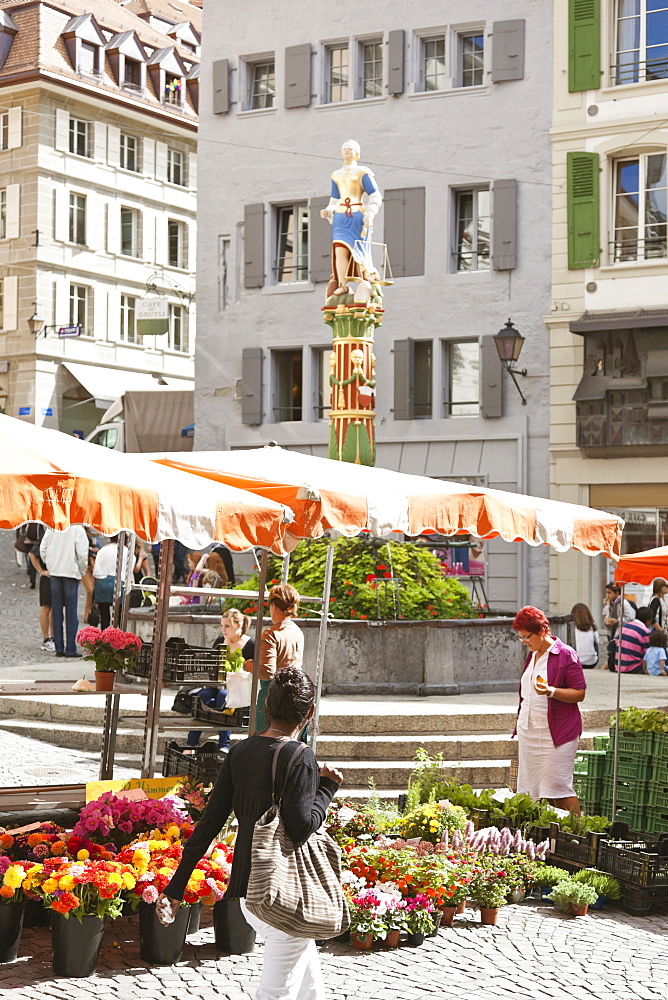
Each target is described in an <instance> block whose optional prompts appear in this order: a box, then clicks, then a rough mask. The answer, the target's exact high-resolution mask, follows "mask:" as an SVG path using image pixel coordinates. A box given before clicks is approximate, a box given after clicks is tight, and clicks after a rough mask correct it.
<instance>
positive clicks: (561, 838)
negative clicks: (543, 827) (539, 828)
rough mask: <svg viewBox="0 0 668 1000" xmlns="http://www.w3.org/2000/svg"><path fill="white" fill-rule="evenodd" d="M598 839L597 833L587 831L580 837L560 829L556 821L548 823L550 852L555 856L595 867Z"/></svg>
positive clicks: (599, 838)
mask: <svg viewBox="0 0 668 1000" xmlns="http://www.w3.org/2000/svg"><path fill="white" fill-rule="evenodd" d="M600 840H601V835H600V834H599V833H588V834H587V835H586V836H585V837H580V836H576V835H575V834H574V833H567V832H566V831H565V830H561V829H560V828H559V824H558V823H550V853H551V854H553V855H554V857H555V858H563V859H565V860H566V861H577V863H578V864H582V865H587V866H588V867H589V866H594V867H595V866H596V864H597V860H598V852H599V843H600Z"/></svg>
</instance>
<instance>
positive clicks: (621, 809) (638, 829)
mask: <svg viewBox="0 0 668 1000" xmlns="http://www.w3.org/2000/svg"><path fill="white" fill-rule="evenodd" d="M601 815H602V816H607V817H608V819H609V820H612V818H613V817H612V799H609V798H604V799H603V800H602V802H601ZM615 820H616V821H617V822H618V823H628V825H629V829H630V830H633V831H634V832H635V833H651V832H652V831H651V830H649V829H648V810H647V807H646V806H628V805H622V804H621V803H619V802H617V815H616V816H615Z"/></svg>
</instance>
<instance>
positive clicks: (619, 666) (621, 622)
mask: <svg viewBox="0 0 668 1000" xmlns="http://www.w3.org/2000/svg"><path fill="white" fill-rule="evenodd" d="M617 628H618V632H617V634H618V636H619V642H618V645H617V708H616V713H615V714H616V719H615V755H614V762H613V768H612V816H611V817H610V819H611V820H612V822H613V823H614V822H615V820H616V818H617V764H618V761H619V713H620V705H621V699H622V629H623V628H624V584H622V590H621V593H620V595H619V619H618V621H617Z"/></svg>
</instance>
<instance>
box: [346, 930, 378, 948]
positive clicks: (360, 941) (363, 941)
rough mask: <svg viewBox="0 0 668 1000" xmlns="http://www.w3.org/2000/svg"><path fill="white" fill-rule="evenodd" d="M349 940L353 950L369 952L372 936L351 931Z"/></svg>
mask: <svg viewBox="0 0 668 1000" xmlns="http://www.w3.org/2000/svg"><path fill="white" fill-rule="evenodd" d="M350 940H351V942H352V946H353V948H357V950H358V951H371V947H372V945H373V934H358V933H357V932H356V931H351V932H350Z"/></svg>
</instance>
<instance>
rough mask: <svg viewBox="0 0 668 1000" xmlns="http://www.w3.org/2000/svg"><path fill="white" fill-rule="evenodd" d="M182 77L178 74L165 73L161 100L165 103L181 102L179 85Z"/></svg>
mask: <svg viewBox="0 0 668 1000" xmlns="http://www.w3.org/2000/svg"><path fill="white" fill-rule="evenodd" d="M182 84H183V79H182V77H180V76H170V75H169V74H167V73H166V74H165V94H164V97H163V101H164V103H165V104H178V105H179V106H180V105H181V104H182V97H181V87H182Z"/></svg>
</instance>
